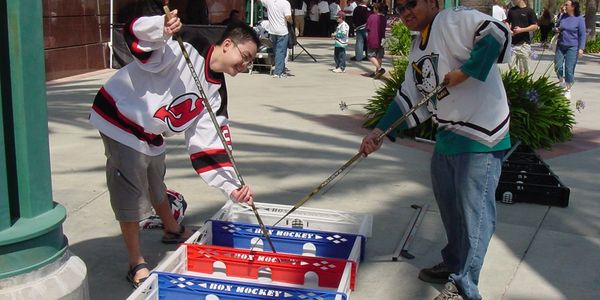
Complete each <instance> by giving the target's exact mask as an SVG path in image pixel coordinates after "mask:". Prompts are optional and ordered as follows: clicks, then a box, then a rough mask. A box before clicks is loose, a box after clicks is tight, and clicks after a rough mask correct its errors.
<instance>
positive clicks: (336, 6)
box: [327, 0, 342, 34]
mask: <svg viewBox="0 0 600 300" xmlns="http://www.w3.org/2000/svg"><path fill="white" fill-rule="evenodd" d="M339 2H340V1H339V0H332V1H331V3H329V29H328V32H327V33H328V34H332V33H333V32H335V29H336V28H337V25H338V21H337V13H338V11H341V10H342V8H341V7H340V3H339Z"/></svg>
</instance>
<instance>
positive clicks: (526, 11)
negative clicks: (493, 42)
mask: <svg viewBox="0 0 600 300" xmlns="http://www.w3.org/2000/svg"><path fill="white" fill-rule="evenodd" d="M515 3H516V5H515V6H514V7H512V8H511V9H509V10H508V14H507V16H506V23H507V24H508V27H509V28H510V30H511V32H512V35H513V37H512V48H513V52H514V56H513V61H512V62H511V64H510V67H511V69H512V68H515V66H516V67H517V68H518V69H519V72H520V73H521V74H529V57H530V56H531V45H530V44H531V35H530V34H529V33H530V32H533V31H536V30H537V29H538V26H537V17H536V16H535V12H534V11H533V9H531V8H529V7H527V4H526V3H525V0H516V1H515Z"/></svg>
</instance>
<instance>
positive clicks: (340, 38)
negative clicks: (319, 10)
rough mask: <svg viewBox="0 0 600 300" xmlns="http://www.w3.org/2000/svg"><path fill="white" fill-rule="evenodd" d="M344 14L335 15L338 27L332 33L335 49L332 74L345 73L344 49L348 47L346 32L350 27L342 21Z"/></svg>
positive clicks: (339, 12)
mask: <svg viewBox="0 0 600 300" xmlns="http://www.w3.org/2000/svg"><path fill="white" fill-rule="evenodd" d="M345 17H346V14H345V13H344V12H343V11H341V10H340V11H338V12H337V14H336V18H337V22H338V26H337V27H336V29H335V32H334V33H333V39H334V40H335V47H334V48H333V57H334V60H335V69H333V70H332V71H333V72H334V73H344V72H346V47H348V32H349V31H350V26H348V23H346V22H345V21H344V19H345Z"/></svg>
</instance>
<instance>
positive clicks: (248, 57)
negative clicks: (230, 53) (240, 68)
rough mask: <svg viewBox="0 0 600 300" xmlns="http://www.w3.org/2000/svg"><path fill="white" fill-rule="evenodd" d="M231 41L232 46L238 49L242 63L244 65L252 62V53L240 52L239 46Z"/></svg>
mask: <svg viewBox="0 0 600 300" xmlns="http://www.w3.org/2000/svg"><path fill="white" fill-rule="evenodd" d="M231 42H232V43H233V46H235V48H236V49H238V51H239V52H240V56H241V57H242V63H243V64H244V65H246V66H248V65H250V64H252V62H253V61H254V58H253V57H252V55H249V54H248V53H246V52H242V50H241V49H240V47H238V45H237V44H236V43H235V42H234V41H231Z"/></svg>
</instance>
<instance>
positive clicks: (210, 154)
mask: <svg viewBox="0 0 600 300" xmlns="http://www.w3.org/2000/svg"><path fill="white" fill-rule="evenodd" d="M190 159H191V160H192V166H193V167H194V169H195V170H196V172H197V173H198V174H200V173H204V172H206V171H210V170H214V169H220V168H224V167H231V166H232V164H231V161H230V160H229V156H227V152H225V149H209V150H205V151H201V152H197V153H194V154H192V155H190Z"/></svg>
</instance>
